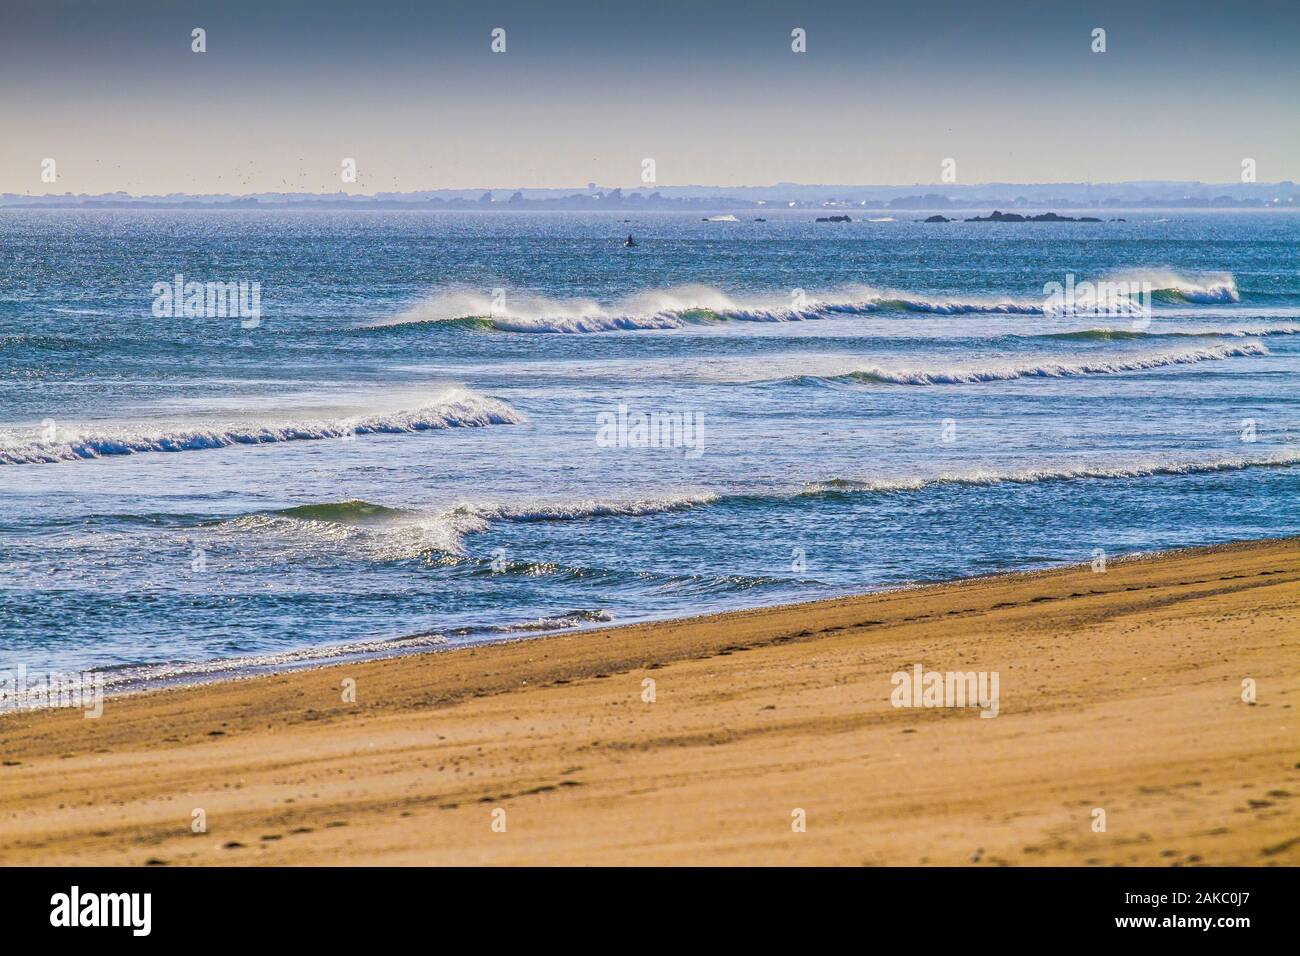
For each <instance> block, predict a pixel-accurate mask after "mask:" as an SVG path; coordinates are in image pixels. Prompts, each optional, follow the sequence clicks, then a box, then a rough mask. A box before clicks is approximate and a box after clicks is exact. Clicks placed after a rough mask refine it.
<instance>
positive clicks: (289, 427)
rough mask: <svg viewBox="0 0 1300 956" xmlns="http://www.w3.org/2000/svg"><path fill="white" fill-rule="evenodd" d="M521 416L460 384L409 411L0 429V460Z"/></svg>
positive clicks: (417, 428) (504, 421)
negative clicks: (38, 430) (42, 432)
mask: <svg viewBox="0 0 1300 956" xmlns="http://www.w3.org/2000/svg"><path fill="white" fill-rule="evenodd" d="M521 421H523V418H522V416H521V415H520V414H519V413H518V412H516V411H515V410H514V409H513V408H511V407H510V406H509V405H507V404H505V403H504V402H501V401H497V400H496V399H493V398H487V397H485V396H482V395H478V394H476V393H474V392H470V391H467V390H465V389H452V390H449V391H447V392H444V393H443V394H441V395H439V396H438V397H436V398H435V399H434V400H433V401H432V402H430V403H429V404H427V405H424V406H422V407H420V408H417V409H413V410H410V411H395V412H391V413H388V414H382V415H369V416H361V417H357V418H350V419H336V420H331V421H292V422H278V423H249V422H236V423H228V424H220V425H211V426H200V427H185V426H183V425H175V426H168V425H137V426H132V427H115V428H111V429H108V430H105V431H98V432H94V431H81V430H76V431H69V430H68V429H61V428H58V427H57V426H56V427H55V429H54V431H53V437H52V438H49V439H47V438H45V437H44V436H40V437H37V438H35V439H33V438H32V437H31V436H30V435H27V436H24V435H20V434H15V433H13V432H9V433H0V464H6V465H16V464H53V463H55V462H62V461H80V460H85V459H91V458H102V457H105V456H110V455H133V454H139V453H142V452H178V451H203V450H207V449H213V448H228V447H230V446H232V445H264V444H271V443H276V442H289V441H311V440H319V439H325V438H345V437H349V436H354V435H376V434H384V435H395V434H407V433H412V432H422V431H431V430H437V429H443V428H474V427H481V426H485V425H513V424H518V423H519V422H521Z"/></svg>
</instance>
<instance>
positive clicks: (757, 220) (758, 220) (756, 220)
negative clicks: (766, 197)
mask: <svg viewBox="0 0 1300 956" xmlns="http://www.w3.org/2000/svg"><path fill="white" fill-rule="evenodd" d="M754 222H767V220H766V219H755V220H754Z"/></svg>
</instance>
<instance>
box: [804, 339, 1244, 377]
mask: <svg viewBox="0 0 1300 956" xmlns="http://www.w3.org/2000/svg"><path fill="white" fill-rule="evenodd" d="M1267 354H1269V353H1268V349H1266V348H1265V347H1264V346H1263V345H1260V344H1259V343H1257V342H1250V343H1247V344H1245V345H1222V346H1216V347H1213V348H1204V349H1189V350H1187V351H1183V352H1164V353H1159V354H1154V355H1145V356H1137V357H1133V358H1128V359H1109V360H1096V361H1085V360H1079V361H1047V362H1035V363H1033V364H1029V365H1004V366H993V367H987V368H944V369H885V368H879V367H875V366H873V367H870V368H860V369H854V370H853V371H850V372H846V373H843V374H840V375H831V376H800V377H798V378H796V379H794V381H809V380H813V381H819V380H820V381H827V380H830V381H843V382H867V383H880V384H887V385H967V384H973V383H977V382H1005V381H1010V380H1012V379H1018V378H1072V377H1076V376H1083V375H1114V374H1118V373H1120V372H1136V371H1144V370H1147V369H1158V368H1165V367H1167V366H1171V365H1192V364H1195V363H1197V362H1210V361H1217V360H1221V359H1229V358H1240V357H1245V356H1250V355H1267Z"/></svg>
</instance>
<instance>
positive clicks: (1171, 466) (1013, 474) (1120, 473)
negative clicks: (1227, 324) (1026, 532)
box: [800, 449, 1300, 497]
mask: <svg viewBox="0 0 1300 956" xmlns="http://www.w3.org/2000/svg"><path fill="white" fill-rule="evenodd" d="M1297 463H1300V449H1292V450H1288V451H1282V452H1276V453H1274V454H1271V455H1263V456H1260V457H1255V458H1246V457H1238V456H1230V457H1225V458H1216V459H1211V460H1208V461H1204V460H1202V461H1182V462H1179V461H1163V460H1161V461H1138V462H1133V463H1129V464H1118V465H1074V466H1062V467H1043V468H1022V469H1016V470H1008V471H998V470H992V469H973V470H970V471H964V472H948V473H943V474H938V475H932V476H926V477H899V478H833V479H831V480H829V481H822V482H815V483H813V484H810V485H808V486H807V487H805V488H804V489H803V490H802V491H801V492H800V494H801V495H802V496H805V497H808V496H817V495H825V494H837V493H858V492H898V491H922V490H925V489H927V488H932V487H937V486H943V485H970V486H980V487H984V486H989V485H1002V484H1016V485H1030V484H1039V483H1044V482H1056V481H1082V480H1086V479H1119V478H1152V477H1159V476H1176V475H1206V474H1215V473H1218V472H1230V471H1244V470H1246V469H1249V468H1284V467H1288V466H1290V465H1295V464H1297Z"/></svg>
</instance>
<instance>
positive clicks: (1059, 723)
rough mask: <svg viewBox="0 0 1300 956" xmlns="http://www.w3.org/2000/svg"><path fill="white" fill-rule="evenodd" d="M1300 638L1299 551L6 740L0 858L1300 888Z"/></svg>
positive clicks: (637, 633)
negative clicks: (1241, 876)
mask: <svg viewBox="0 0 1300 956" xmlns="http://www.w3.org/2000/svg"><path fill="white" fill-rule="evenodd" d="M1298 626H1300V538H1280V539H1268V540H1262V541H1247V542H1237V543H1233V544H1226V545H1217V546H1213V547H1208V548H1190V549H1182V550H1177V551H1167V552H1160V553H1156V554H1147V555H1134V556H1131V557H1129V558H1125V559H1117V560H1112V561H1111V562H1110V563H1109V564H1108V566H1107V567H1106V570H1105V572H1104V573H1098V572H1096V571H1094V570H1093V568H1092V567H1090V566H1088V565H1083V566H1078V565H1071V566H1066V567H1061V568H1053V569H1048V570H1041V571H1028V572H1011V573H1005V574H997V575H990V576H984V577H978V578H966V579H961V580H957V581H951V582H945V583H941V584H928V585H919V586H912V587H907V588H903V589H896V590H890V591H882V592H874V593H870V594H865V595H856V596H850V597H842V598H831V599H827V600H820V601H815V602H811V603H803V604H786V605H780V606H776V607H767V608H760V609H755V610H745V611H735V612H728V613H724V614H715V615H707V616H703V617H692V618H677V619H672V620H666V621H656V622H650V623H641V624H633V625H625V626H620V627H595V628H591V629H583V630H579V631H569V632H562V633H559V634H554V635H551V636H547V637H545V638H544V639H541V640H533V639H531V637H530V638H529V639H519V640H504V641H496V642H493V643H491V644H479V645H475V646H471V647H465V648H447V649H443V650H438V651H436V652H434V653H419V654H406V655H402V656H399V657H388V658H383V659H379V660H369V661H347V662H345V663H336V664H329V665H326V666H320V667H315V668H312V669H307V670H298V671H292V672H281V673H277V674H273V675H263V676H250V677H246V678H244V679H240V680H227V681H219V682H215V683H207V684H202V685H198V686H189V687H181V688H169V689H159V690H151V691H144V692H138V693H132V694H128V695H124V696H121V697H113V698H110V699H109V700H107V701H106V702H105V704H104V711H103V716H102V717H100V718H99V719H95V720H87V719H84V717H83V716H82V713H81V712H80V711H70V710H66V709H65V710H46V711H37V712H19V713H12V712H11V713H4V714H0V750H2V752H3V756H4V763H3V766H0V801H3V803H4V805H5V806H6V807H7V808H8V809H9V811H10V813H9V814H8V815H7V816H6V817H5V818H4V819H3V820H0V863H4V864H55V863H57V864H125V865H144V864H152V865H180V864H235V865H248V864H286V863H300V864H341V865H348V864H372V863H396V864H412V863H439V864H455V863H493V864H521V863H524V864H531V863H552V864H584V863H613V864H630V863H667V864H687V863H718V864H752V863H764V864H767V863H847V864H862V863H869V864H886V865H892V864H921V865H926V864H982V865H1000V864H1006V863H1009V864H1034V865H1044V864H1047V865H1052V864H1071V865H1111V864H1154V865H1165V864H1171V863H1180V864H1181V863H1186V864H1195V863H1208V864H1262V865H1270V864H1280V865H1294V864H1296V863H1298V862H1300V841H1297V840H1296V839H1295V836H1294V835H1295V832H1296V823H1297V821H1298V819H1300V810H1298V809H1297V808H1300V764H1297V763H1296V759H1295V756H1296V749H1297V748H1296V744H1297V743H1298V742H1300V723H1298V722H1297V717H1296V715H1295V713H1294V708H1293V705H1294V703H1295V702H1296V699H1297V694H1300V669H1298V668H1296V667H1295V666H1294V665H1295V661H1296V657H1297V652H1296V649H1295V643H1294V637H1293V636H1291V635H1294V634H1295V633H1297V629H1298ZM915 664H922V665H924V666H925V667H926V668H933V669H936V670H939V671H954V670H955V671H963V672H964V671H980V672H986V671H992V672H998V673H1000V675H1001V702H1000V709H999V713H998V716H997V718H996V719H993V720H984V719H980V717H979V713H978V711H976V710H973V709H961V708H909V707H903V708H897V707H893V706H891V702H890V700H891V690H892V687H891V676H892V675H893V674H895V673H897V672H906V671H909V670H910V669H911V668H912V667H913V666H914V665H915ZM1247 679H1249V680H1250V681H1252V682H1253V687H1254V688H1255V693H1256V694H1257V698H1256V699H1255V700H1254V702H1253V703H1248V702H1246V701H1244V700H1243V693H1244V691H1243V681H1245V680H1247ZM647 681H651V682H653V683H650V684H647ZM349 682H353V683H352V684H351V687H352V689H353V690H354V691H355V699H354V700H352V701H349V700H347V699H346V698H347V694H348V687H349ZM650 690H653V694H651V695H650V696H651V697H653V700H649V699H647V692H648V691H650ZM1189 731H1194V732H1189ZM813 754H815V755H816V759H815V760H814V759H812V758H811V756H810V755H813ZM1193 802H1194V803H1195V805H1196V813H1195V815H1194V817H1195V823H1194V824H1193V823H1189V822H1188V817H1187V809H1188V807H1189V806H1190V805H1191V804H1192V803H1193ZM1097 809H1102V810H1104V811H1106V819H1107V821H1108V822H1107V826H1106V829H1105V830H1104V831H1102V832H1098V831H1096V830H1095V829H1094V828H1093V822H1094V819H1095V815H1094V811H1095V810H1097ZM196 810H202V816H203V820H204V829H203V830H202V831H196V830H195V829H193V827H192V824H193V823H194V821H195V820H196V819H197V817H196V816H195V811H196ZM498 810H501V811H504V812H505V814H506V817H505V819H507V820H508V826H507V829H506V831H505V832H504V833H501V832H496V831H494V830H493V829H492V823H493V821H494V819H496V817H495V816H494V811H498ZM795 811H803V814H804V819H805V820H806V830H804V831H802V832H798V831H796V830H795V829H793V828H792V818H793V817H792V815H793V814H794V813H795Z"/></svg>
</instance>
